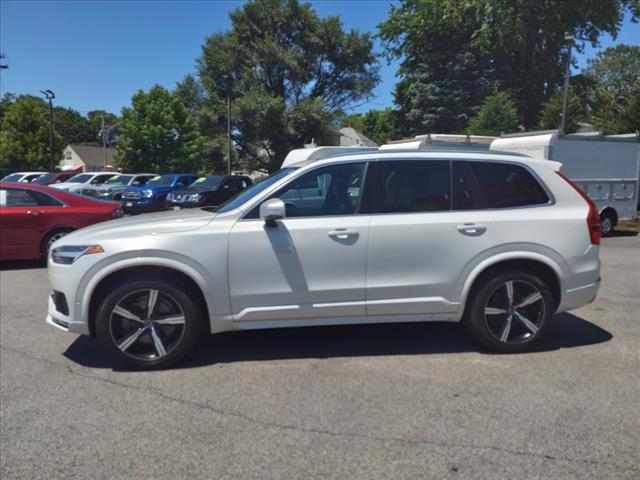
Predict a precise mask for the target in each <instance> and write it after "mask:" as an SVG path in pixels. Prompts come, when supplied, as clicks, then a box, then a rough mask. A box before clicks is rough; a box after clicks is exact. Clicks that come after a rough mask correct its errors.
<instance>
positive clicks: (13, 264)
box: [0, 260, 47, 270]
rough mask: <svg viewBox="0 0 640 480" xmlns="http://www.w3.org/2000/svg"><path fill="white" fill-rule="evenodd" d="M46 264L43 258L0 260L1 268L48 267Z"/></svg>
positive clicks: (25, 268)
mask: <svg viewBox="0 0 640 480" xmlns="http://www.w3.org/2000/svg"><path fill="white" fill-rule="evenodd" d="M46 266H47V265H46V263H44V262H43V261H41V260H3V261H2V262H0V270H28V269H32V268H46Z"/></svg>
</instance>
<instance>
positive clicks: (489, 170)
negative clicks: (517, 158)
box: [468, 162, 549, 208]
mask: <svg viewBox="0 0 640 480" xmlns="http://www.w3.org/2000/svg"><path fill="white" fill-rule="evenodd" d="M468 165H469V167H470V171H471V173H472V174H473V176H474V180H475V182H476V184H477V196H478V197H479V198H481V199H482V202H483V203H484V205H485V206H486V208H510V207H523V206H527V205H539V204H542V203H547V202H548V201H549V197H548V196H547V194H546V192H545V191H544V189H543V188H542V187H541V186H540V184H539V183H538V181H537V180H536V179H535V178H534V177H533V175H531V173H530V172H529V171H528V170H527V169H526V168H524V167H522V166H520V165H514V164H511V163H499V162H491V163H490V162H468Z"/></svg>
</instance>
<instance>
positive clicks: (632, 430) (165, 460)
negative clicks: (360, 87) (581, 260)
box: [0, 235, 640, 479]
mask: <svg viewBox="0 0 640 480" xmlns="http://www.w3.org/2000/svg"><path fill="white" fill-rule="evenodd" d="M601 256H602V260H603V279H604V280H603V285H602V288H601V290H600V294H599V297H598V299H597V300H596V302H595V303H593V304H591V305H588V306H586V307H584V308H581V309H580V310H576V311H574V312H571V313H570V314H564V315H561V316H558V317H556V321H555V323H554V325H553V329H552V332H551V335H550V337H549V338H548V340H547V341H546V342H545V343H544V344H543V345H542V347H541V348H540V349H539V350H538V351H536V352H534V353H529V354H523V355H516V356H505V355H489V354H484V353H481V352H479V351H478V350H477V349H476V347H475V345H474V344H473V343H471V342H470V341H469V340H468V338H467V337H466V336H465V335H464V334H463V331H462V329H461V328H460V327H459V326H458V325H447V324H424V325H419V324H413V325H389V326H385V325H376V326H359V327H332V328H313V329H291V330H280V331H262V332H260V331H258V332H246V333H227V334H221V335H217V336H212V337H210V338H208V339H206V340H205V341H203V342H202V344H201V346H200V348H199V349H198V351H197V352H196V354H195V355H193V356H191V357H189V359H188V360H187V362H186V363H185V364H184V365H182V366H181V368H178V369H174V370H170V371H161V372H146V373H140V372H122V371H114V370H113V369H112V368H111V367H110V364H109V360H108V358H107V357H106V355H104V354H103V353H102V352H101V351H100V349H99V347H98V345H97V343H96V342H95V341H94V340H92V339H89V338H78V337H75V336H72V335H68V334H64V333H62V332H58V331H56V330H54V329H52V328H50V327H48V326H47V325H45V323H44V317H45V312H46V298H47V294H48V292H49V287H48V284H47V280H46V270H45V269H44V268H41V267H38V266H37V265H33V264H8V263H7V264H5V266H4V267H3V268H4V269H3V270H2V271H1V272H0V282H1V310H0V314H1V320H0V321H1V323H0V344H1V351H0V380H1V383H0V394H1V409H0V414H1V418H0V420H1V433H0V442H1V446H2V455H1V457H0V465H1V470H0V477H2V478H86V477H92V478H147V477H149V478H156V479H157V478H176V477H183V476H187V475H188V476H190V477H192V478H198V477H205V476H206V477H211V478H287V479H288V478H362V479H372V478H416V479H421V478H428V477H434V478H441V477H444V476H450V477H451V478H497V477H501V478H508V477H511V478H523V477H537V478H576V479H578V478H580V479H582V478H629V479H632V478H634V479H635V478H638V476H640V466H639V463H638V458H640V406H639V405H640V403H639V402H638V399H639V398H640V380H639V372H640V319H639V318H638V313H637V312H638V311H640V237H639V236H632V235H630V236H619V237H615V238H608V239H605V240H604V241H603V247H602V250H601Z"/></svg>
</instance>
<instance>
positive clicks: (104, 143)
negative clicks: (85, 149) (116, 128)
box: [100, 115, 107, 172]
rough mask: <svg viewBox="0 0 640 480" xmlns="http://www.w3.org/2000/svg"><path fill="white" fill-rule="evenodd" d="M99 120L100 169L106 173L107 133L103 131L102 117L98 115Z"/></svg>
mask: <svg viewBox="0 0 640 480" xmlns="http://www.w3.org/2000/svg"><path fill="white" fill-rule="evenodd" d="M100 119H101V125H102V126H101V128H100V132H101V133H102V167H103V168H104V171H105V172H106V171H107V132H105V129H104V115H100Z"/></svg>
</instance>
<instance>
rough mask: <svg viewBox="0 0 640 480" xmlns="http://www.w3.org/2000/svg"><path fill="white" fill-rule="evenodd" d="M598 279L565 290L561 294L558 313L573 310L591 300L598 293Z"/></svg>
mask: <svg viewBox="0 0 640 480" xmlns="http://www.w3.org/2000/svg"><path fill="white" fill-rule="evenodd" d="M599 288H600V279H598V281H597V282H596V283H591V284H589V285H582V286H580V287H577V288H572V289H571V290H566V291H564V292H563V294H562V303H561V304H560V306H559V307H558V313H560V312H566V311H567V310H573V309H575V308H579V307H582V306H584V305H587V304H589V303H591V302H593V301H594V300H595V299H596V296H597V295H598V289H599Z"/></svg>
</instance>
